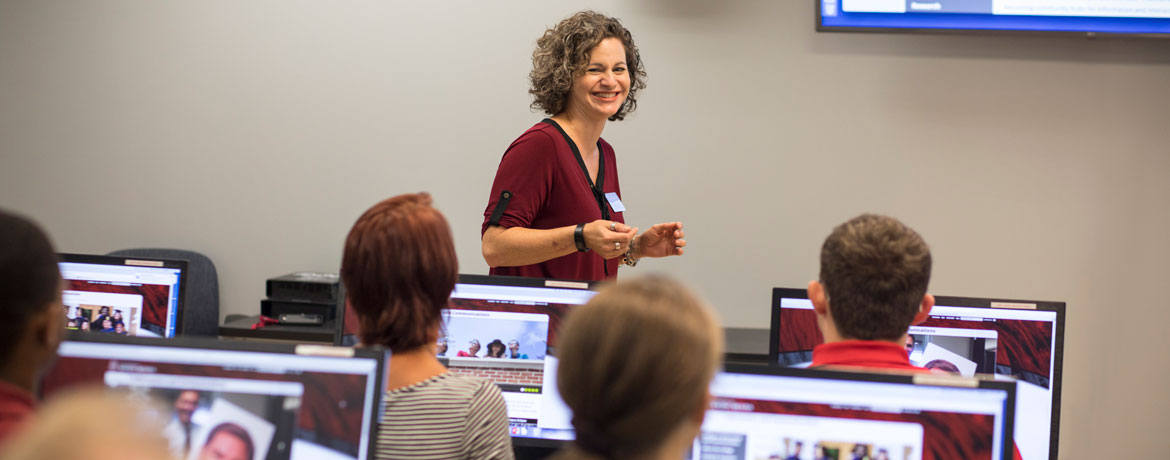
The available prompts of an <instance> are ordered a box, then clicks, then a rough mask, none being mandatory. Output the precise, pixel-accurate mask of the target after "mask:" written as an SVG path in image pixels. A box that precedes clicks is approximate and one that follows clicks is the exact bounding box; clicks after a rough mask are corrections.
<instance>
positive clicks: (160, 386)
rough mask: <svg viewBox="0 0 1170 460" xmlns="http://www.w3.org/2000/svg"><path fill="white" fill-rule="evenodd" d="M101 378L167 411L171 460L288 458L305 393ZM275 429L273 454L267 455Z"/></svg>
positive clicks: (221, 381)
mask: <svg viewBox="0 0 1170 460" xmlns="http://www.w3.org/2000/svg"><path fill="white" fill-rule="evenodd" d="M104 378H105V383H106V386H108V387H111V388H127V389H129V390H130V391H131V392H132V393H133V394H137V395H141V396H146V397H150V398H152V399H154V400H156V401H159V402H161V403H162V407H164V408H167V410H169V411H170V412H171V413H170V414H169V417H168V420H169V421H168V423H167V425H166V426H165V427H164V428H163V434H164V435H165V436H166V437H167V439H168V441H170V446H171V452H172V454H173V455H174V456H175V457H176V458H185V459H189V460H205V459H221V458H231V459H238V460H262V459H266V458H281V459H287V458H289V452H288V449H289V447H290V444H291V441H292V439H291V431H292V428H293V426H294V425H295V423H296V416H297V411H298V410H299V409H300V401H301V396H302V395H303V393H304V386H303V385H302V384H300V383H293V382H256V381H251V380H241V379H230V378H208V377H196V376H185V375H165V374H134V373H127V372H118V371H111V372H107V373H106V374H105V377H104ZM277 427H280V428H281V429H280V432H281V433H280V434H281V435H280V436H279V442H278V443H277V444H278V449H277V451H276V452H274V453H273V455H271V456H269V453H268V451H269V447H270V446H271V445H272V441H273V438H274V435H276V432H277Z"/></svg>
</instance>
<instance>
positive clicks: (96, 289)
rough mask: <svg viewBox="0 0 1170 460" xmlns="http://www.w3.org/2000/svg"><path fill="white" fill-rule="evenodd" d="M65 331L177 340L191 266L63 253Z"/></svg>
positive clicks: (183, 263) (182, 263)
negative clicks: (187, 274)
mask: <svg viewBox="0 0 1170 460" xmlns="http://www.w3.org/2000/svg"><path fill="white" fill-rule="evenodd" d="M60 267H61V277H62V278H64V279H65V284H66V286H65V291H64V293H63V295H62V301H63V302H64V304H65V327H66V328H68V329H72V330H78V331H86V332H104V333H108V334H118V335H137V336H147V337H174V336H175V334H178V333H180V332H182V331H180V330H179V321H180V318H179V315H180V313H181V312H182V308H183V288H184V286H185V284H186V283H185V281H186V278H185V274H186V271H187V262H185V261H181V260H162V259H142V258H126V257H109V256H97V255H82V254H61V264H60Z"/></svg>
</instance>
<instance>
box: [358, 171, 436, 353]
mask: <svg viewBox="0 0 1170 460" xmlns="http://www.w3.org/2000/svg"><path fill="white" fill-rule="evenodd" d="M458 277H459V263H458V261H457V260H456V258H455V243H454V241H453V240H452V238H451V227H450V226H449V225H448V224H447V219H445V218H444V217H443V215H442V214H441V213H439V211H438V210H436V209H435V208H433V207H431V196H430V195H429V194H427V193H417V194H407V195H399V196H396V197H393V198H388V199H386V200H383V201H382V202H380V203H378V204H375V205H374V206H373V207H371V208H370V209H369V210H367V211H366V212H365V213H364V214H362V216H361V217H359V218H358V220H357V222H355V223H354V224H353V229H351V230H350V231H349V236H348V237H347V238H346V240H345V254H344V255H343V256H342V259H341V280H342V282H343V283H344V284H345V290H346V292H347V294H346V295H347V297H348V299H349V304H350V306H351V307H352V308H353V309H354V312H355V313H356V314H357V317H358V323H359V324H358V326H359V327H358V336H359V338H360V339H361V342H362V343H363V344H366V345H382V346H385V347H388V348H390V350H391V351H394V352H402V351H407V350H413V349H416V348H418V347H421V346H425V345H430V344H431V340H430V338H429V337H428V336H429V334H430V332H431V328H433V327H435V326H436V325H438V324H439V322H440V321H441V314H442V313H441V312H442V309H443V308H445V307H446V304H447V299H448V297H450V296H451V291H452V290H453V289H454V288H455V281H456V280H457V279H458Z"/></svg>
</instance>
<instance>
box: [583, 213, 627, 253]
mask: <svg viewBox="0 0 1170 460" xmlns="http://www.w3.org/2000/svg"><path fill="white" fill-rule="evenodd" d="M637 234H638V228H637V227H630V226H629V225H626V224H623V223H621V222H614V221H611V220H603V219H597V220H595V221H593V222H590V223H588V224H585V246H586V247H588V248H589V249H590V250H592V251H593V252H596V253H597V254H599V255H601V257H603V258H605V259H613V258H615V257H621V256H622V255H624V254H625V253H626V251H629V250H630V241H631V240H633V239H634V236H635V235H637Z"/></svg>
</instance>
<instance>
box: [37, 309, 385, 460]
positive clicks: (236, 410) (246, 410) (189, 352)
mask: <svg viewBox="0 0 1170 460" xmlns="http://www.w3.org/2000/svg"><path fill="white" fill-rule="evenodd" d="M58 354H59V355H60V358H59V359H58V360H57V362H56V363H55V364H54V365H53V367H52V368H51V369H50V370H49V372H48V373H47V374H46V375H45V377H44V379H43V380H42V384H41V392H42V394H43V395H46V396H52V395H53V394H54V393H57V392H60V391H62V390H66V389H68V388H71V387H75V386H78V385H92V384H104V385H106V386H108V387H117V388H125V389H127V390H128V391H130V392H131V393H132V394H136V395H143V396H149V397H153V398H155V399H157V400H159V401H160V403H161V407H163V408H165V410H168V411H173V413H172V414H170V422H169V423H168V424H167V426H165V427H160V428H162V429H163V431H164V434H165V435H166V436H167V438H168V439H169V440H170V441H171V448H172V450H173V451H174V452H175V454H176V455H175V457H176V458H183V459H186V458H195V456H197V455H198V453H199V452H200V450H201V449H202V447H203V446H204V445H205V444H207V442H208V441H209V440H210V439H209V437H210V436H209V434H210V433H211V432H212V431H214V430H215V428H216V427H218V426H223V425H224V424H225V423H232V424H235V425H237V426H239V427H241V428H243V430H244V431H245V432H246V434H245V435H242V436H247V437H248V438H249V439H250V440H251V441H252V444H253V446H254V449H253V452H254V455H253V456H252V459H253V460H263V459H270V458H279V459H294V460H295V459H324V460H335V459H336V460H341V459H350V460H355V459H356V460H366V459H372V458H374V455H373V451H374V440H375V439H376V437H377V436H376V430H377V426H378V420H379V417H380V415H381V413H382V411H381V407H380V406H381V403H382V394H383V391H382V390H383V387H382V385H383V380H382V379H383V375H384V374H383V361H384V353H383V351H382V350H381V349H377V348H370V349H360V348H359V349H353V348H335V347H328V346H306V345H284V344H273V343H256V342H245V341H230V340H229V341H217V340H212V339H204V338H190V337H180V338H176V339H172V340H163V339H158V338H143V337H114V336H109V335H104V334H81V333H77V332H72V333H70V334H69V338H68V339H67V340H65V341H64V342H63V343H62V344H61V347H60V349H59V351H58Z"/></svg>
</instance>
